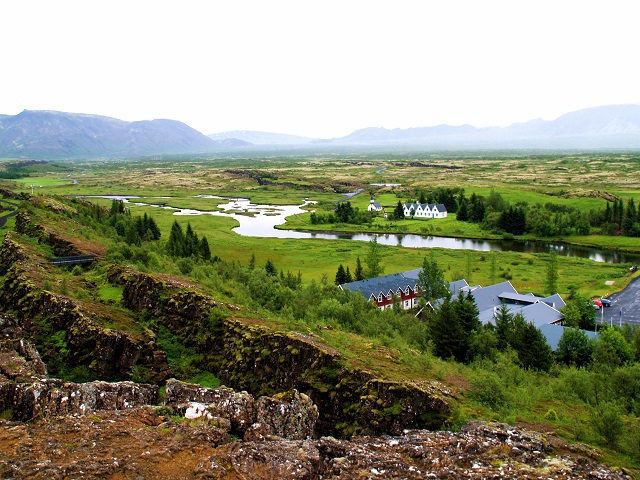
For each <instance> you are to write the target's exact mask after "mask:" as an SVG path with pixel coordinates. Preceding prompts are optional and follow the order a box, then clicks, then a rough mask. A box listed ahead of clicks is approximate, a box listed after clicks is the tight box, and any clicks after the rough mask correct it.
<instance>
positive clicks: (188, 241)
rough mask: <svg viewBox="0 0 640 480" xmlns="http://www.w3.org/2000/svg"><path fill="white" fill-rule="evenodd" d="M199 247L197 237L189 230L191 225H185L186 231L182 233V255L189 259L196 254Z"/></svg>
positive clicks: (191, 229)
mask: <svg viewBox="0 0 640 480" xmlns="http://www.w3.org/2000/svg"><path fill="white" fill-rule="evenodd" d="M199 246H200V240H198V235H197V234H196V233H195V232H194V231H193V228H191V223H187V229H186V230H185V233H184V250H183V251H184V253H183V255H184V256H185V257H190V256H191V255H195V254H197V253H198V247H199Z"/></svg>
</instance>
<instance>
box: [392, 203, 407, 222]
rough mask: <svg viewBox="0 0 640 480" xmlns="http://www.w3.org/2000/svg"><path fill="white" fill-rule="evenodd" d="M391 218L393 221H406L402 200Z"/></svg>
mask: <svg viewBox="0 0 640 480" xmlns="http://www.w3.org/2000/svg"><path fill="white" fill-rule="evenodd" d="M391 218H392V219H393V220H404V207H403V206H402V202H400V200H398V204H397V205H396V208H394V210H393V213H392V214H391Z"/></svg>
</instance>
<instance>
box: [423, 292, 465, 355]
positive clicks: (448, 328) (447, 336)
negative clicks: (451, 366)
mask: <svg viewBox="0 0 640 480" xmlns="http://www.w3.org/2000/svg"><path fill="white" fill-rule="evenodd" d="M453 303H454V302H452V301H451V299H450V298H449V297H445V298H444V301H443V303H442V305H441V306H440V308H438V310H437V311H436V314H435V316H434V317H433V318H432V319H431V321H430V322H429V323H428V329H429V337H430V338H431V341H432V342H433V353H434V354H435V355H437V356H438V357H440V358H443V359H449V358H452V357H453V358H454V359H455V360H457V361H459V362H462V361H464V360H465V356H466V347H467V345H465V340H464V339H465V332H464V329H463V328H462V325H461V324H460V321H459V319H458V316H457V315H456V311H455V307H454V305H453Z"/></svg>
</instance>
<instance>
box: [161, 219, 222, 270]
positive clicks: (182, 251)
mask: <svg viewBox="0 0 640 480" xmlns="http://www.w3.org/2000/svg"><path fill="white" fill-rule="evenodd" d="M166 249H167V253H168V254H169V255H171V256H172V257H174V258H188V257H192V256H195V257H198V258H201V259H202V260H205V261H207V260H211V250H210V249H209V242H208V241H207V237H205V236H204V235H203V236H202V238H198V234H197V233H195V232H194V231H193V229H192V228H191V224H190V223H187V228H186V231H185V232H183V231H182V227H181V226H180V224H179V223H178V221H177V220H175V221H174V222H173V225H171V232H170V234H169V240H168V241H167V245H166Z"/></svg>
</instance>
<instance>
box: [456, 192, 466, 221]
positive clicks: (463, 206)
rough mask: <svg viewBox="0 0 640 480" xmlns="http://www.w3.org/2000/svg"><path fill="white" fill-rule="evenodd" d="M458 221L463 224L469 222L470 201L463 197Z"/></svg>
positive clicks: (460, 202) (459, 205)
mask: <svg viewBox="0 0 640 480" xmlns="http://www.w3.org/2000/svg"><path fill="white" fill-rule="evenodd" d="M456 219H458V220H460V221H461V222H466V221H468V220H469V201H468V200H467V199H466V198H465V197H464V196H462V198H461V199H460V201H459V202H458V212H457V213H456Z"/></svg>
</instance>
